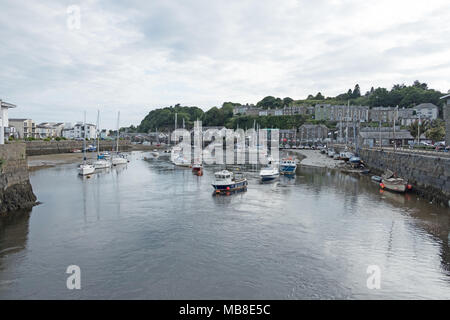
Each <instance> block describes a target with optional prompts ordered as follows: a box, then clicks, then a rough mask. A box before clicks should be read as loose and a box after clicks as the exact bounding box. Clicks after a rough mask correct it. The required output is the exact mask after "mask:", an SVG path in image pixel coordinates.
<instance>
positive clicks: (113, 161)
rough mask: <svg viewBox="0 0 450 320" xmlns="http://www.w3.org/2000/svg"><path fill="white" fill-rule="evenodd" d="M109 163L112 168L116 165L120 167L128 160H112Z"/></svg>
mask: <svg viewBox="0 0 450 320" xmlns="http://www.w3.org/2000/svg"><path fill="white" fill-rule="evenodd" d="M111 163H112V165H113V166H116V165H120V164H127V163H128V160H127V159H125V158H112V161H111Z"/></svg>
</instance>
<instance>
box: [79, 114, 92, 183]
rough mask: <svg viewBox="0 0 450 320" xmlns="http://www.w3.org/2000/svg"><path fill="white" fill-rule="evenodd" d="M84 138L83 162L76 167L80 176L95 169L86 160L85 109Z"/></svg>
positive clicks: (88, 173)
mask: <svg viewBox="0 0 450 320" xmlns="http://www.w3.org/2000/svg"><path fill="white" fill-rule="evenodd" d="M83 129H84V139H83V163H82V164H80V166H79V167H78V173H79V174H80V175H82V176H87V175H90V174H92V173H94V171H95V167H94V166H93V165H92V164H88V163H87V162H86V111H85V112H84V124H83Z"/></svg>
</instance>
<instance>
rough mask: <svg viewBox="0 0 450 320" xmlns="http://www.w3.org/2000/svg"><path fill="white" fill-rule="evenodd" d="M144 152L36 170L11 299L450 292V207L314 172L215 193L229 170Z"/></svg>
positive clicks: (2, 244) (9, 275)
mask: <svg viewBox="0 0 450 320" xmlns="http://www.w3.org/2000/svg"><path fill="white" fill-rule="evenodd" d="M132 158H133V160H132V161H131V162H130V163H129V164H128V166H127V167H124V168H113V169H112V170H111V171H110V172H103V173H99V174H96V175H94V176H92V178H91V179H83V178H80V177H77V174H76V170H75V167H76V165H75V164H73V165H65V166H60V167H54V168H50V169H43V170H39V171H35V172H32V173H31V182H32V185H33V188H34V191H35V193H36V194H37V196H38V199H39V200H40V201H42V202H43V204H41V205H39V206H37V207H35V208H34V209H33V210H32V213H31V214H30V215H28V213H24V214H22V215H20V216H19V217H18V218H17V219H15V221H11V222H6V223H5V225H4V226H2V227H0V298H33V299H34V298H44V299H46V298H56V299H72V298H76V299H96V298H123V299H143V298H148V299H260V298H261V299H358V298H368V299H372V298H375V299H376V298H395V299H396V298H415V299H417V298H450V253H449V252H450V250H449V217H450V216H449V212H448V209H445V208H439V207H437V206H435V205H431V204H429V203H427V202H426V201H424V200H419V199H417V198H416V197H415V196H414V195H412V194H411V195H406V196H404V195H399V194H392V193H388V192H384V193H380V192H379V188H378V186H377V185H376V184H374V183H372V182H371V181H370V179H369V178H367V177H363V178H360V177H353V176H349V175H344V174H340V173H337V172H334V171H331V170H326V169H312V168H301V169H299V170H298V174H297V176H296V177H295V178H294V179H289V178H286V177H282V178H281V179H280V180H279V181H278V182H275V183H269V184H261V183H259V181H258V175H257V173H256V172H248V173H247V175H248V177H249V188H248V191H247V192H244V193H239V194H235V195H231V196H213V194H212V191H213V189H212V187H211V184H210V183H211V179H212V175H213V172H214V170H215V169H219V168H218V167H217V168H206V170H205V173H204V175H203V176H202V177H197V176H194V175H192V173H191V172H190V170H189V169H177V168H174V167H173V166H172V165H171V164H169V163H168V162H167V161H165V160H163V159H160V160H152V161H144V160H142V158H143V154H142V153H133V154H132ZM72 264H76V265H79V266H80V267H81V272H82V279H81V285H82V290H79V291H76V290H75V291H69V290H67V289H66V279H67V274H65V270H66V268H67V266H68V265H72ZM369 265H379V266H380V268H381V289H380V290H369V289H367V286H366V280H367V277H368V275H367V274H366V269H367V266H369Z"/></svg>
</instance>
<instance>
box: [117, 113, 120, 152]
mask: <svg viewBox="0 0 450 320" xmlns="http://www.w3.org/2000/svg"><path fill="white" fill-rule="evenodd" d="M119 119H120V111H119V112H118V113H117V137H116V151H117V153H119Z"/></svg>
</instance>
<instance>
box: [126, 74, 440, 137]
mask: <svg viewBox="0 0 450 320" xmlns="http://www.w3.org/2000/svg"><path fill="white" fill-rule="evenodd" d="M443 95H444V93H442V92H439V91H437V90H434V89H430V88H428V85H427V84H426V83H421V82H420V81H415V82H414V83H413V84H411V85H409V86H408V85H405V84H396V85H394V86H393V87H392V88H391V89H386V88H380V87H379V88H373V87H372V88H371V89H370V90H368V91H367V92H366V93H364V94H362V93H361V89H360V86H359V85H358V84H357V85H355V87H354V88H353V89H349V90H348V91H347V92H346V93H342V94H339V95H337V96H335V97H325V96H323V95H322V93H320V92H318V93H317V94H315V95H312V94H311V95H309V96H308V97H307V98H306V99H304V100H294V99H292V98H290V97H285V98H277V97H273V96H267V97H265V98H264V99H262V100H261V101H259V102H258V103H257V104H256V106H257V107H260V108H263V109H277V108H283V107H285V106H290V105H310V106H314V105H316V104H318V103H329V104H347V103H350V105H351V106H352V105H366V106H369V107H378V106H383V107H389V106H391V107H392V106H397V105H398V106H399V107H400V108H402V107H406V108H411V107H413V106H415V105H417V104H420V103H425V102H430V103H433V104H435V105H437V106H439V108H440V115H441V116H442V105H443V101H442V100H440V97H441V96H443ZM238 105H241V103H236V102H224V103H223V105H222V106H221V107H212V108H211V109H209V110H208V111H206V112H204V111H203V110H202V109H200V108H198V107H195V106H181V105H179V104H177V105H175V106H170V107H165V108H161V109H156V110H152V111H150V112H149V114H148V115H147V116H146V117H145V118H144V119H143V120H142V122H141V123H140V125H138V126H137V127H135V126H130V127H129V128H122V129H123V130H125V129H126V130H127V131H131V132H149V131H156V130H159V131H167V130H173V128H174V122H175V113H177V114H178V116H177V117H178V127H181V126H182V124H183V119H184V123H185V127H186V128H192V127H193V124H194V121H196V120H197V119H198V120H201V121H202V124H203V126H226V127H228V128H236V127H240V128H244V129H245V128H250V127H252V126H253V124H254V122H255V121H256V122H257V123H258V124H259V125H260V126H261V127H263V128H264V127H266V128H279V129H288V128H293V127H298V126H300V125H302V124H303V123H305V122H308V123H324V124H327V125H328V126H330V125H331V126H333V124H329V123H325V122H323V121H322V122H318V121H315V120H314V119H312V118H308V117H306V116H300V115H296V116H264V117H258V116H236V117H233V108H234V107H235V106H238Z"/></svg>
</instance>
